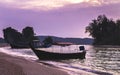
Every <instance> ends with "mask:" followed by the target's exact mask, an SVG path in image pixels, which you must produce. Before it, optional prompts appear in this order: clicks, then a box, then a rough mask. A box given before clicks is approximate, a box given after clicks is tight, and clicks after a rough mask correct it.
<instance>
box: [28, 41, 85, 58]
mask: <svg viewBox="0 0 120 75" xmlns="http://www.w3.org/2000/svg"><path fill="white" fill-rule="evenodd" d="M34 45H36V44H34V42H32V43H30V48H31V49H32V50H33V52H34V53H35V54H36V56H37V57H38V58H39V59H40V60H65V59H85V55H86V51H85V50H81V51H80V52H77V53H55V52H47V51H43V50H40V49H38V48H35V46H34Z"/></svg>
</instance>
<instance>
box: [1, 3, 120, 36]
mask: <svg viewBox="0 0 120 75" xmlns="http://www.w3.org/2000/svg"><path fill="white" fill-rule="evenodd" d="M83 5H88V3H84V4H83ZM83 5H82V4H81V3H80V4H78V3H77V4H71V5H66V6H64V7H61V8H58V9H54V10H49V11H43V10H38V11H36V9H30V10H27V9H18V8H11V7H5V6H4V5H2V4H1V5H0V30H2V29H3V28H6V27H9V26H11V27H13V28H16V29H17V30H19V31H21V30H22V29H23V28H24V27H25V26H32V27H34V29H35V32H36V34H37V35H42V34H44V35H55V36H63V37H88V36H87V34H85V33H84V31H85V27H86V26H87V25H88V24H89V23H90V22H91V20H92V19H94V18H96V17H97V16H98V15H100V14H105V15H107V16H108V17H109V18H115V19H118V18H120V8H119V7H120V3H116V4H109V5H106V4H105V5H102V6H97V7H95V6H89V7H83V8H81V6H83ZM0 34H1V36H2V31H0Z"/></svg>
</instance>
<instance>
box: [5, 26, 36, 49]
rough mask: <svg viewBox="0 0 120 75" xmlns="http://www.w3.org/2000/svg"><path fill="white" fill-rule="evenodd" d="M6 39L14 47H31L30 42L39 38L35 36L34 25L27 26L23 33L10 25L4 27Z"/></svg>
mask: <svg viewBox="0 0 120 75" xmlns="http://www.w3.org/2000/svg"><path fill="white" fill-rule="evenodd" d="M3 34H4V39H5V40H6V41H7V42H8V43H9V44H10V45H11V47H12V48H15V47H16V48H17V47H21V48H24V47H29V42H30V41H32V40H38V39H37V38H36V37H35V36H34V30H33V28H32V27H26V28H24V29H23V30H22V34H21V33H20V32H18V31H17V30H15V29H13V28H11V27H8V28H6V29H3Z"/></svg>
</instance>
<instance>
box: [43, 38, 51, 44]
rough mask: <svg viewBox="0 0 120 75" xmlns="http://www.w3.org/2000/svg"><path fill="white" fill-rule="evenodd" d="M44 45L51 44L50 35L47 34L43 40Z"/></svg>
mask: <svg viewBox="0 0 120 75" xmlns="http://www.w3.org/2000/svg"><path fill="white" fill-rule="evenodd" d="M43 43H44V45H48V44H53V39H52V37H50V36H48V37H46V38H45V39H44V40H43Z"/></svg>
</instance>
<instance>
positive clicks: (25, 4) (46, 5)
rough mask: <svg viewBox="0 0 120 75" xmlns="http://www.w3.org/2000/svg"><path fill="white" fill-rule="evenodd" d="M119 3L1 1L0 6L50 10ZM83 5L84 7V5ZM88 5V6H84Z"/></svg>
mask: <svg viewBox="0 0 120 75" xmlns="http://www.w3.org/2000/svg"><path fill="white" fill-rule="evenodd" d="M114 3H120V0H1V1H0V4H3V5H4V6H6V7H12V8H22V9H36V10H38V9H39V10H51V9H56V8H59V7H64V6H66V5H71V4H81V5H82V6H81V7H88V6H101V5H106V4H114ZM84 4H85V5H84ZM86 4H88V5H86Z"/></svg>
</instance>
